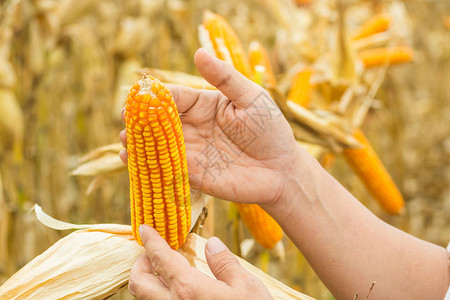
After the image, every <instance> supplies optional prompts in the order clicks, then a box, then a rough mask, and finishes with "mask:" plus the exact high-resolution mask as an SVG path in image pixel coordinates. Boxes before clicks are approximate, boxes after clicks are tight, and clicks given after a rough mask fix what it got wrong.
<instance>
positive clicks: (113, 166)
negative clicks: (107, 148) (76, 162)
mask: <svg viewBox="0 0 450 300" xmlns="http://www.w3.org/2000/svg"><path fill="white" fill-rule="evenodd" d="M125 169H126V166H125V165H124V164H123V162H122V161H121V160H120V157H119V155H118V154H117V153H114V154H109V153H108V154H105V155H103V156H101V157H99V158H96V159H94V160H91V161H88V162H86V163H84V164H82V165H80V166H78V167H77V168H76V169H75V170H73V171H72V172H71V173H70V174H71V175H74V176H97V175H102V174H106V173H113V172H117V171H122V170H125Z"/></svg>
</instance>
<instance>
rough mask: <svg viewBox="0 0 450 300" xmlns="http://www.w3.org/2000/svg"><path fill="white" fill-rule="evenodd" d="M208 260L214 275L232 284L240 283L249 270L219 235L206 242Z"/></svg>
mask: <svg viewBox="0 0 450 300" xmlns="http://www.w3.org/2000/svg"><path fill="white" fill-rule="evenodd" d="M205 254H206V260H207V262H208V265H209V268H210V269H211V272H212V273H213V274H214V276H215V277H216V278H217V279H218V280H220V281H223V282H225V283H227V284H228V285H230V286H233V285H236V284H239V282H241V281H242V277H246V276H247V275H248V272H247V271H245V269H244V268H242V266H241V265H240V264H239V262H238V260H237V259H236V257H235V256H234V255H233V253H231V251H230V250H228V248H227V247H226V246H225V244H224V243H222V241H221V240H219V239H218V238H217V237H212V238H210V239H209V240H208V241H207V242H206V247H205Z"/></svg>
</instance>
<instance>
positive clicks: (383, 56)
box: [358, 46, 414, 68]
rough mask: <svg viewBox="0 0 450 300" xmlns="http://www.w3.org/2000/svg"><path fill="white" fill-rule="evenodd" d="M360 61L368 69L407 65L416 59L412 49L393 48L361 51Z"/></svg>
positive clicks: (359, 54) (403, 47)
mask: <svg viewBox="0 0 450 300" xmlns="http://www.w3.org/2000/svg"><path fill="white" fill-rule="evenodd" d="M358 57H359V59H360V60H361V61H362V62H363V64H364V66H365V67H366V68H372V67H378V66H381V65H384V64H390V65H393V64H401V63H406V62H409V61H411V60H413V58H414V52H413V50H412V49H411V48H409V47H405V46H401V47H393V48H373V49H369V50H364V51H360V52H359V53H358Z"/></svg>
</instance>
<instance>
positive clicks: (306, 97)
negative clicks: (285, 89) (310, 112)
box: [287, 68, 312, 107]
mask: <svg viewBox="0 0 450 300" xmlns="http://www.w3.org/2000/svg"><path fill="white" fill-rule="evenodd" d="M311 76H312V69H310V68H306V69H304V70H302V71H300V72H298V73H297V74H296V75H295V76H294V78H293V79H292V85H291V89H290V90H289V93H288V96H287V99H288V100H290V101H292V102H295V103H297V104H298V105H301V106H303V107H308V105H309V103H310V102H311V91H312V85H311V82H310V79H311Z"/></svg>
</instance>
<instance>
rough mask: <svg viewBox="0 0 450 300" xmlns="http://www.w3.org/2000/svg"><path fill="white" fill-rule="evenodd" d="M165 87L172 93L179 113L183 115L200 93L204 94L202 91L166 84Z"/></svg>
mask: <svg viewBox="0 0 450 300" xmlns="http://www.w3.org/2000/svg"><path fill="white" fill-rule="evenodd" d="M166 86H167V88H168V89H169V90H170V92H171V93H172V96H173V99H174V101H175V103H176V105H177V109H178V112H179V113H185V112H186V111H188V110H189V109H190V108H191V107H192V106H194V104H195V103H196V102H197V101H198V99H199V98H200V93H201V92H204V91H203V90H198V89H194V88H191V87H187V86H182V85H176V84H166Z"/></svg>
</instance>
